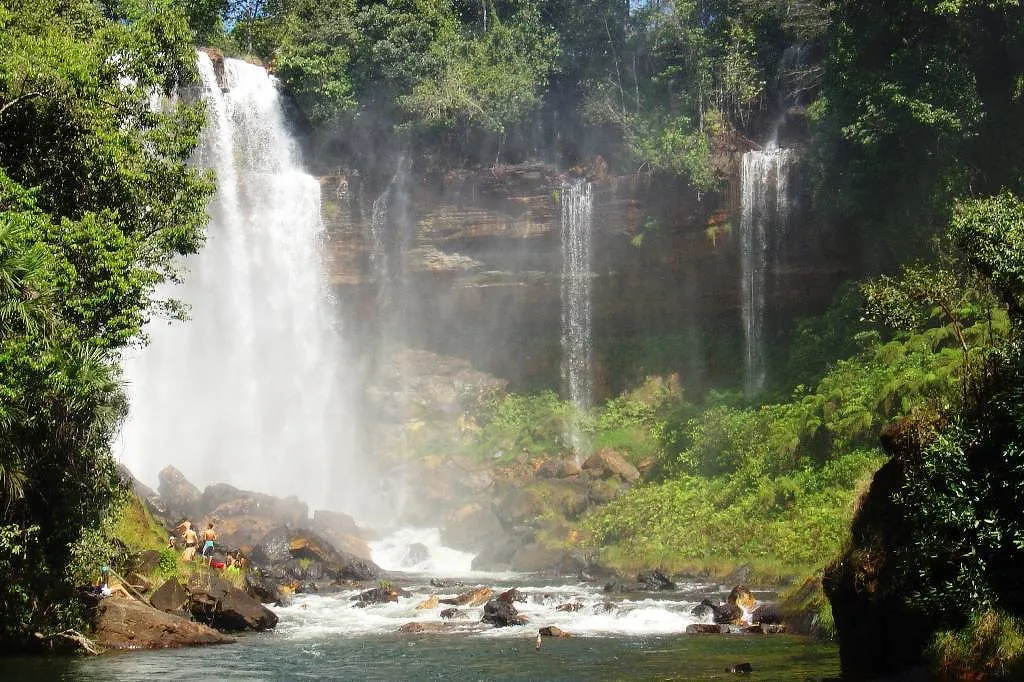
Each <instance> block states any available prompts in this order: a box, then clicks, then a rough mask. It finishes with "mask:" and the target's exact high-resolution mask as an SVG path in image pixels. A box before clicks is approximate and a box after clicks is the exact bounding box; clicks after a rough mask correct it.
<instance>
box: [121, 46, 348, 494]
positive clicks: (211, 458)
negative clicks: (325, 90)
mask: <svg viewBox="0 0 1024 682" xmlns="http://www.w3.org/2000/svg"><path fill="white" fill-rule="evenodd" d="M198 59H199V64H198V65H199V71H200V74H201V78H202V97H203V99H204V100H205V102H206V107H207V122H206V126H205V128H204V130H203V134H202V139H201V142H200V146H199V149H198V151H197V154H196V164H197V165H199V166H202V167H205V168H210V169H213V170H214V172H215V173H216V178H217V187H218V189H217V194H216V196H215V197H214V198H213V199H212V201H211V202H210V205H209V209H208V210H209V216H210V223H209V226H208V230H207V241H206V245H205V246H204V247H203V248H202V249H201V251H200V253H199V254H197V255H195V256H192V257H189V258H187V259H185V260H184V261H183V263H182V269H183V270H184V271H185V272H184V273H183V280H184V283H183V284H182V285H180V286H177V287H167V288H166V289H164V290H162V291H161V294H162V295H165V296H171V297H174V298H178V299H180V300H182V301H183V302H185V303H186V304H188V305H189V306H190V312H189V315H190V318H191V319H189V321H187V322H185V323H173V324H167V323H165V322H164V321H162V320H153V321H152V322H151V323H150V324H149V325H148V327H147V329H146V331H147V333H148V334H149V336H150V337H151V343H150V345H149V346H147V347H144V348H141V349H138V350H137V351H135V352H134V353H133V354H132V355H131V356H130V357H126V358H125V361H124V369H125V376H126V378H127V380H128V393H129V397H130V400H131V402H130V406H131V407H130V413H129V416H128V419H127V421H126V423H125V425H124V427H123V429H122V434H121V448H122V460H123V462H124V463H125V464H126V465H127V466H128V468H129V469H131V471H132V472H133V473H134V474H135V475H136V476H137V477H138V478H139V479H140V480H142V481H143V482H145V483H148V484H150V485H153V484H154V483H155V481H156V479H157V473H158V471H159V470H160V469H162V468H163V467H164V466H166V465H168V464H170V465H174V466H175V467H177V468H178V469H179V470H181V471H182V472H183V473H184V474H185V476H186V477H187V478H188V479H189V480H191V481H193V482H194V483H196V484H197V485H199V486H200V487H202V486H203V485H206V484H210V483H215V482H229V483H231V484H232V485H236V486H238V487H240V488H244V489H251V490H257V491H261V492H267V493H271V494H276V495H297V496H298V497H300V498H301V499H302V500H304V501H306V502H307V503H309V504H310V505H312V506H313V508H318V507H319V508H333V509H339V510H342V509H344V510H350V511H355V507H356V506H358V505H359V504H360V501H361V500H362V499H363V497H362V496H361V495H360V480H359V479H360V466H361V463H360V461H359V460H360V458H359V456H358V453H359V445H358V438H357V435H356V434H357V431H356V424H357V419H358V417H357V414H356V409H357V404H358V402H357V400H356V398H355V389H354V385H355V384H357V383H358V382H357V381H356V380H354V378H353V376H352V373H353V372H352V369H351V368H352V364H351V363H350V361H349V359H348V358H347V356H346V349H345V346H344V343H343V342H342V337H341V333H340V331H341V330H340V329H339V325H340V320H338V319H337V318H338V315H337V312H336V307H335V306H334V305H333V303H332V300H331V297H330V293H329V288H328V285H327V279H326V276H325V268H324V265H323V263H322V262H321V252H320V246H321V239H322V232H323V226H322V222H321V219H320V187H319V184H318V182H317V180H316V179H315V178H313V177H312V176H310V175H308V174H306V173H305V172H303V170H302V168H301V162H300V159H299V154H298V148H297V145H296V143H295V141H294V140H293V138H292V137H291V135H290V134H289V132H288V130H287V127H286V125H285V118H284V113H283V110H282V106H281V99H280V96H279V93H278V89H277V83H276V80H275V79H274V78H273V77H272V76H270V75H268V74H267V72H266V71H265V70H264V69H262V68H260V67H257V66H253V65H251V64H248V63H246V62H244V61H240V60H234V59H225V60H224V72H223V82H222V83H218V80H217V76H216V74H215V71H214V66H213V64H212V62H211V60H210V58H209V57H208V56H207V55H206V54H204V53H200V54H199V57H198ZM360 511H366V509H365V507H364V508H362V509H361V510H360Z"/></svg>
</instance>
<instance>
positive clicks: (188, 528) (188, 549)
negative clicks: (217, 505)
mask: <svg viewBox="0 0 1024 682" xmlns="http://www.w3.org/2000/svg"><path fill="white" fill-rule="evenodd" d="M183 524H184V526H185V535H184V536H183V538H182V539H183V540H184V541H185V551H184V552H182V553H181V560H182V561H192V559H193V558H194V557H195V555H196V545H198V544H199V536H198V535H196V532H195V531H194V530H192V524H191V523H190V522H188V521H184V522H183Z"/></svg>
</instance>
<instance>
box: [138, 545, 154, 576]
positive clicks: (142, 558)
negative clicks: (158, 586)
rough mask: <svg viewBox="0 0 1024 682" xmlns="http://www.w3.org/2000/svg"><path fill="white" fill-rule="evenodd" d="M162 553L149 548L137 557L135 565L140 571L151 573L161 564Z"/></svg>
mask: <svg viewBox="0 0 1024 682" xmlns="http://www.w3.org/2000/svg"><path fill="white" fill-rule="evenodd" d="M160 559H161V555H160V552H158V551H156V550H155V549H147V550H145V551H144V552H142V553H141V554H139V555H138V557H137V558H136V559H135V562H134V564H133V565H134V567H135V571H136V572H138V573H145V574H147V575H148V574H150V573H152V572H153V571H155V570H156V569H157V568H158V567H159V566H160Z"/></svg>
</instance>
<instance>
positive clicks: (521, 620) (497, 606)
mask: <svg viewBox="0 0 1024 682" xmlns="http://www.w3.org/2000/svg"><path fill="white" fill-rule="evenodd" d="M480 622H482V623H489V624H491V625H493V626H495V627H499V628H503V627H508V626H510V625H524V624H525V623H526V622H527V618H526V616H520V615H519V611H518V610H516V607H515V606H513V605H512V602H511V601H505V600H504V599H492V600H490V601H489V602H487V603H486V604H484V615H483V618H481V619H480Z"/></svg>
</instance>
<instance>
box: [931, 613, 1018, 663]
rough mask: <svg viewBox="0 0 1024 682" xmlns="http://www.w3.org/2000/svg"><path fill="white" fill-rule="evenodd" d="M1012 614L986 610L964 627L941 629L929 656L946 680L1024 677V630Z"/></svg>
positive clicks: (974, 616)
mask: <svg viewBox="0 0 1024 682" xmlns="http://www.w3.org/2000/svg"><path fill="white" fill-rule="evenodd" d="M1021 625H1022V624H1021V621H1020V620H1019V619H1018V618H1015V617H1013V616H1011V615H1009V614H1006V613H1003V612H1000V611H996V610H993V609H986V610H984V611H981V612H979V613H975V614H973V615H972V616H971V619H970V621H969V622H968V623H967V625H966V626H965V627H964V628H962V629H960V630H946V631H942V632H939V633H937V634H936V635H935V637H934V639H933V640H932V644H931V646H930V647H929V650H928V652H927V656H928V658H929V660H930V662H931V664H932V669H933V672H935V673H936V674H937V675H938V676H939V677H940V678H941V679H943V680H1020V679H1024V630H1022V628H1021Z"/></svg>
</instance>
